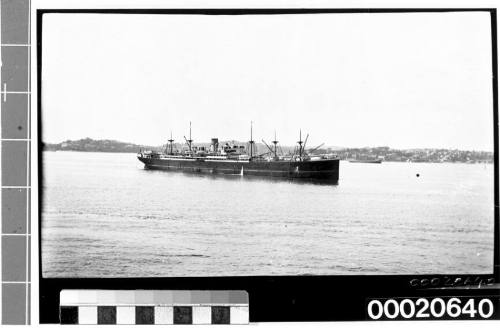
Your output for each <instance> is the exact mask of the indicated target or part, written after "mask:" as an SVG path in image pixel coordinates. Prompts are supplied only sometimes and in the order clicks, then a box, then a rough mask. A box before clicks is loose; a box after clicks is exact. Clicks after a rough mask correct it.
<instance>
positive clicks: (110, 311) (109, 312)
mask: <svg viewBox="0 0 500 328" xmlns="http://www.w3.org/2000/svg"><path fill="white" fill-rule="evenodd" d="M97 324H98V325H115V324H116V306H98V307H97Z"/></svg>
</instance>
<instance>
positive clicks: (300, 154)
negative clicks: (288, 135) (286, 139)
mask: <svg viewBox="0 0 500 328" xmlns="http://www.w3.org/2000/svg"><path fill="white" fill-rule="evenodd" d="M297 143H298V144H299V158H300V160H302V144H303V143H304V142H303V141H302V129H300V130H299V141H297Z"/></svg>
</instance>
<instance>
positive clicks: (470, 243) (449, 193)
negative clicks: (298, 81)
mask: <svg viewBox="0 0 500 328" xmlns="http://www.w3.org/2000/svg"><path fill="white" fill-rule="evenodd" d="M43 164H44V166H43V168H44V174H43V189H42V191H43V194H42V195H40V197H41V198H42V199H43V207H42V220H41V221H42V231H41V233H42V272H43V276H44V277H168V276H171V277H180V276H248V275H304V274H309V275H337V274H342V275H349V274H353V275H354V274H356V275H359V274H427V273H429V274H430V273H447V274H451V273H455V274H459V273H478V274H479V273H491V272H492V270H493V198H494V195H493V165H491V164H451V163H450V164H447V163H442V164H431V163H389V162H384V163H382V164H363V163H349V162H343V161H342V162H341V163H340V180H339V183H338V185H318V184H310V183H295V182H290V181H284V180H263V179H251V178H247V177H245V176H243V177H240V176H234V177H227V176H226V177H224V176H212V175H193V174H184V173H179V172H164V171H152V170H145V169H144V168H143V165H142V164H141V163H140V162H139V161H138V160H137V159H136V157H135V154H116V153H85V152H44V153H43ZM417 175H418V176H417Z"/></svg>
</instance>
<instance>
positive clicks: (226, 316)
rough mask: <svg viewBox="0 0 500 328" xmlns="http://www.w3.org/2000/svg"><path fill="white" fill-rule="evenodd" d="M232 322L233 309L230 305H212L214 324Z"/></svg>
mask: <svg viewBox="0 0 500 328" xmlns="http://www.w3.org/2000/svg"><path fill="white" fill-rule="evenodd" d="M230 323H231V311H230V309H229V306H212V324H213V325H229V324H230Z"/></svg>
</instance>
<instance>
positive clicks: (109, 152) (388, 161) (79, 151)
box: [42, 149, 493, 166]
mask: <svg viewBox="0 0 500 328" xmlns="http://www.w3.org/2000/svg"><path fill="white" fill-rule="evenodd" d="M42 152H48V153H49V152H50V153H57V152H64V153H72V152H73V153H96V154H99V153H105V154H136V153H135V152H126V151H93V150H47V149H44V150H42ZM340 161H341V162H350V160H349V159H340ZM384 162H385V163H412V164H488V165H492V164H493V161H491V162H431V161H420V162H412V161H393V160H384V161H382V163H379V164H383V163H384ZM352 164H353V165H356V164H369V165H373V166H376V165H377V164H372V163H363V162H360V163H352Z"/></svg>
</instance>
